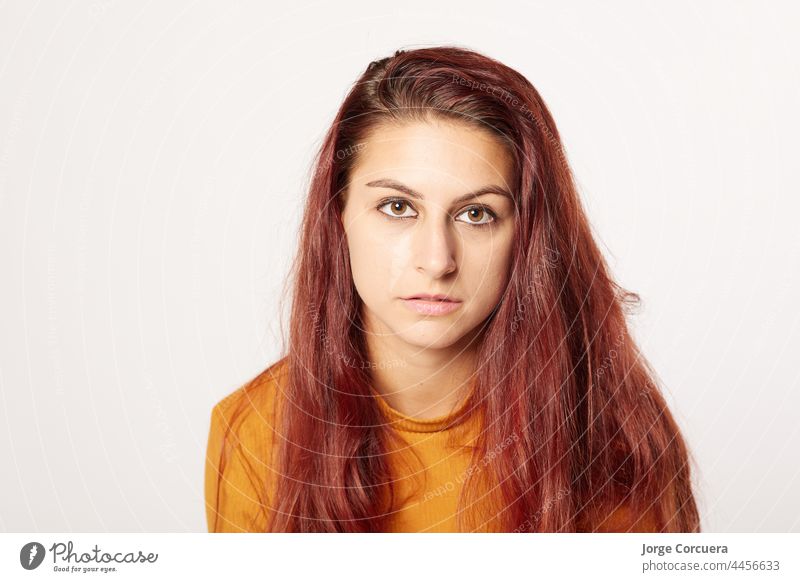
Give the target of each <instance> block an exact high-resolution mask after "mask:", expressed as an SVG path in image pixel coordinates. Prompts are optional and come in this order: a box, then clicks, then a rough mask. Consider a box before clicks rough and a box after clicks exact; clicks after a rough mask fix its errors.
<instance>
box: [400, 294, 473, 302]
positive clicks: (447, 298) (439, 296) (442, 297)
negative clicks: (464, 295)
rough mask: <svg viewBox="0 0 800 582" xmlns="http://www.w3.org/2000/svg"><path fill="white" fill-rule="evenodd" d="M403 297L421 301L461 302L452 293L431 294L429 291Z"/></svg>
mask: <svg viewBox="0 0 800 582" xmlns="http://www.w3.org/2000/svg"><path fill="white" fill-rule="evenodd" d="M403 299H417V300H420V301H452V302H454V303H460V302H461V300H460V299H456V298H455V297H451V296H450V295H444V294H442V293H439V294H436V295H431V294H429V293H420V294H418V295H409V296H408V297H403Z"/></svg>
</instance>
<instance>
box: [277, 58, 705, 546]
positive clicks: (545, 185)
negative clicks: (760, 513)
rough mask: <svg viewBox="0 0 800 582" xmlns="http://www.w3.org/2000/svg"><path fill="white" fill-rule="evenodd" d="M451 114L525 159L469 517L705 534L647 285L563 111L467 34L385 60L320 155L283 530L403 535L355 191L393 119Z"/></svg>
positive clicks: (304, 243) (294, 322) (296, 278)
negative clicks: (353, 257)
mask: <svg viewBox="0 0 800 582" xmlns="http://www.w3.org/2000/svg"><path fill="white" fill-rule="evenodd" d="M437 117H438V118H444V119H448V120H458V121H460V122H462V123H467V124H470V125H472V126H473V127H476V128H482V129H484V130H487V129H488V130H489V131H491V132H492V133H493V134H494V135H496V136H497V137H498V138H499V139H501V140H502V141H503V142H504V143H505V144H507V145H508V151H509V153H510V155H512V156H513V160H514V167H515V169H516V171H515V176H514V180H515V183H514V184H512V186H513V190H512V192H513V193H514V194H515V197H516V202H515V204H516V208H517V217H516V218H517V224H516V234H515V239H514V243H513V251H512V266H511V272H510V277H509V283H508V288H507V289H506V291H505V293H504V295H503V297H502V300H501V301H500V303H499V304H498V305H497V307H496V309H495V310H494V311H493V313H492V314H491V316H490V317H489V318H488V319H487V321H486V322H485V323H484V325H483V329H482V335H481V340H480V347H479V350H480V353H479V355H478V359H477V361H479V362H480V366H479V369H477V370H476V371H475V382H476V383H475V389H474V392H473V395H472V398H471V399H470V404H469V406H468V407H467V409H466V410H465V414H468V413H472V412H476V411H479V412H480V414H481V415H482V418H483V424H482V428H481V430H480V434H479V438H478V440H477V442H476V443H475V446H476V450H475V456H474V457H473V458H474V459H482V460H483V462H484V463H486V462H487V459H488V461H489V464H488V465H482V468H481V470H480V471H475V472H471V473H470V477H468V478H467V480H466V481H465V482H464V485H463V489H462V494H461V495H462V497H461V499H460V504H461V505H460V507H461V508H462V509H463V511H459V513H458V520H459V521H458V523H459V526H460V528H461V530H462V531H482V530H484V529H485V528H487V526H486V522H485V521H483V522H482V521H480V520H479V518H478V514H477V512H473V511H471V510H470V508H472V507H477V505H475V504H480V505H486V504H489V506H490V507H492V508H494V509H493V512H494V518H495V520H496V521H493V523H495V526H494V529H493V530H491V531H509V532H512V531H515V532H523V531H525V532H527V531H562V532H570V531H573V532H574V531H592V530H593V524H595V523H597V522H598V521H599V520H602V519H603V517H604V516H607V515H609V514H611V513H612V512H614V511H615V510H616V509H618V508H623V507H624V508H625V510H626V512H629V514H630V515H634V516H638V515H645V514H646V515H648V516H650V518H649V519H651V520H652V521H651V523H653V524H655V528H656V529H657V530H658V531H673V532H675V531H682V532H683V531H699V529H700V526H699V518H698V512H697V507H696V504H695V500H694V496H693V494H692V488H691V479H690V458H689V453H688V451H687V447H686V445H685V443H684V440H683V438H682V437H681V434H680V430H679V428H678V426H677V424H676V422H675V420H674V418H673V416H672V415H671V414H670V411H669V410H668V407H667V404H666V402H665V400H664V398H663V397H662V394H661V391H660V389H659V388H658V386H657V383H656V379H655V378H656V377H655V374H654V372H653V371H652V369H651V368H650V366H649V365H648V363H647V362H646V360H645V359H644V358H643V357H642V355H641V354H640V353H639V351H638V349H637V346H636V345H635V343H634V341H633V339H632V336H631V335H630V333H629V329H628V326H627V324H626V319H625V315H626V312H629V311H630V310H629V309H627V308H630V307H632V306H635V305H636V304H638V302H639V297H638V295H636V294H635V293H631V292H628V291H626V290H624V289H622V288H621V287H620V286H619V285H617V284H616V283H615V282H614V281H613V280H612V278H611V276H610V274H609V270H608V267H607V264H606V262H605V260H604V258H603V255H602V254H601V252H600V250H599V249H598V247H597V244H596V243H595V241H594V240H593V237H592V233H591V229H590V225H589V222H588V221H587V218H586V215H585V213H584V211H583V208H582V206H581V203H580V200H579V196H578V194H577V191H576V187H575V183H574V179H573V176H572V172H571V170H570V168H569V165H568V164H567V160H566V156H565V155H564V152H563V149H562V145H561V140H560V137H559V133H558V130H557V129H556V124H555V122H554V121H553V118H552V116H551V115H550V112H549V111H548V110H547V107H546V106H545V104H544V101H543V100H542V98H541V97H540V95H539V93H538V91H537V90H536V89H535V88H534V87H533V85H531V83H530V82H529V81H528V80H527V79H525V77H523V76H522V75H521V74H519V73H518V72H516V71H514V70H513V69H511V68H509V67H507V66H505V65H503V64H502V63H500V62H498V61H496V60H494V59H491V58H489V57H486V56H484V55H481V54H479V53H476V52H473V51H470V50H466V49H463V48H458V47H436V48H423V49H417V50H409V51H402V50H399V51H397V52H396V53H395V54H394V55H393V56H391V57H387V58H384V59H381V60H378V61H374V62H372V63H370V64H369V66H368V67H367V69H366V70H365V71H364V73H363V74H362V75H361V77H360V78H359V79H358V81H357V82H356V83H355V85H354V86H353V87H352V89H351V90H350V92H349V94H348V95H347V96H346V98H345V100H344V102H343V103H342V105H341V108H340V109H339V111H338V113H337V115H336V118H335V119H334V121H333V124H332V125H331V127H330V129H329V130H328V132H327V135H326V136H325V139H324V142H323V143H322V146H321V148H320V150H319V152H318V156H317V159H316V161H315V166H314V173H313V177H312V180H311V183H310V188H309V193H308V200H307V203H306V207H305V214H304V219H303V223H302V230H301V239H300V245H299V252H298V255H297V257H296V259H295V262H294V264H293V266H292V276H291V278H290V280H291V285H292V294H291V299H292V307H291V316H290V321H289V325H290V329H289V342H288V349H287V350H286V352H287V354H286V356H285V359H286V362H287V363H288V368H287V370H288V372H287V375H286V378H285V380H286V381H285V386H284V388H283V391H282V393H281V398H282V401H283V403H284V404H283V405H282V406H281V407H280V420H279V422H278V423H277V427H278V432H279V434H280V438H279V439H278V443H277V446H278V449H277V451H278V455H277V457H276V465H275V466H274V467H273V470H274V471H277V473H278V480H277V483H276V490H275V495H274V498H273V499H272V500H271V508H270V510H271V514H270V520H269V521H270V525H269V529H270V531H276V532H381V531H387V520H388V519H390V518H391V511H392V508H393V503H394V493H393V491H392V486H391V481H392V475H391V470H390V467H389V465H388V463H387V458H388V457H387V454H386V453H387V443H388V442H389V440H388V439H389V438H391V434H390V432H391V428H390V427H389V426H388V425H387V423H386V422H385V420H384V419H383V418H382V417H381V415H380V409H379V408H378V407H377V406H376V403H375V401H374V400H373V399H372V398H370V388H369V386H370V377H369V371H368V368H367V369H365V367H363V366H358V365H353V363H354V362H364V361H367V354H366V350H365V343H364V337H363V334H362V333H361V331H360V330H361V329H363V327H362V325H361V321H360V316H359V314H360V312H361V303H360V299H359V296H358V294H357V292H356V289H355V287H354V284H353V278H352V275H351V271H350V265H349V258H348V253H347V248H346V243H345V237H344V228H343V224H342V221H341V210H342V205H341V204H342V203H341V194H342V191H343V189H344V188H345V187H346V185H347V181H348V177H349V175H350V170H351V168H352V167H353V164H354V162H355V160H356V159H357V158H358V155H359V151H360V149H361V148H362V147H363V144H364V143H365V140H366V138H367V136H368V135H369V132H370V131H371V130H374V129H375V128H376V127H378V124H381V123H385V122H391V121H404V120H408V119H416V120H430V119H432V118H437ZM510 435H513V438H512V439H509V436H510ZM489 451H494V454H491V455H489V454H487V453H488V452H489ZM488 468H491V471H488V470H487V469H488ZM487 475H491V476H495V479H496V480H495V481H493V482H492V483H491V485H490V487H489V488H488V489H487V488H485V487H482V486H479V483H478V482H477V480H478V479H482V478H484V477H485V476H487ZM497 476H502V478H497ZM487 491H488V493H487ZM395 509H396V508H395ZM498 524H499V525H498Z"/></svg>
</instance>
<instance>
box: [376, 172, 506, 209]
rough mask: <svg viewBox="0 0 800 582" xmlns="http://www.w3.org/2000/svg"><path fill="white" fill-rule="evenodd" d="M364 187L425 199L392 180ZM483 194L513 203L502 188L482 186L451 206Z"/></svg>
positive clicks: (381, 180) (382, 180)
mask: <svg viewBox="0 0 800 582" xmlns="http://www.w3.org/2000/svg"><path fill="white" fill-rule="evenodd" d="M366 185H367V186H370V187H372V188H391V189H392V190H398V191H399V192H403V193H404V194H406V195H408V196H411V197H412V198H417V199H419V200H424V199H425V197H424V196H423V195H422V194H420V193H419V192H416V191H414V190H412V189H411V188H409V187H408V186H406V185H405V184H403V183H402V182H398V181H397V180H392V179H390V178H383V179H380V180H373V181H372V182H367V184H366ZM484 194H498V195H500V196H505V197H507V198H508V199H509V200H511V201H512V202H513V201H514V197H513V196H512V195H511V192H509V191H508V190H506V189H505V188H503V187H502V186H495V185H490V186H484V187H483V188H478V189H477V190H475V191H474V192H469V193H468V194H464V195H463V196H459V197H458V198H456V199H455V200H453V204H459V203H461V202H465V201H467V200H471V199H473V198H476V197H478V196H483V195H484Z"/></svg>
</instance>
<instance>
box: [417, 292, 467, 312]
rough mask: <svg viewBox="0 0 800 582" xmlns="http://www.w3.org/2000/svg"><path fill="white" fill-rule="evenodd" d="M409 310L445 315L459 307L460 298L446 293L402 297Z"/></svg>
mask: <svg viewBox="0 0 800 582" xmlns="http://www.w3.org/2000/svg"><path fill="white" fill-rule="evenodd" d="M403 303H404V304H405V305H406V307H408V308H409V309H410V310H411V311H414V312H415V313H418V314H421V315H447V314H448V313H452V312H453V311H455V310H456V309H458V308H459V307H461V300H460V299H455V298H453V297H448V296H447V295H441V294H440V295H430V294H420V295H411V296H409V297H405V298H403Z"/></svg>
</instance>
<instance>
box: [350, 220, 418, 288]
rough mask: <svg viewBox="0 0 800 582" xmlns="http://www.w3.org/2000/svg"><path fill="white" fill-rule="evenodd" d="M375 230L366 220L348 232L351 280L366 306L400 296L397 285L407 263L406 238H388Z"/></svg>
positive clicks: (357, 223) (373, 225) (382, 232)
mask: <svg viewBox="0 0 800 582" xmlns="http://www.w3.org/2000/svg"><path fill="white" fill-rule="evenodd" d="M376 226H377V225H375V224H370V221H369V220H367V219H364V220H357V221H355V222H354V223H353V224H352V225H351V228H350V229H349V230H348V232H347V241H348V243H347V244H348V250H349V253H350V268H351V270H352V272H353V280H354V282H355V284H356V289H357V290H358V292H359V294H360V295H361V298H362V300H364V301H365V302H376V301H379V300H381V299H384V298H389V297H391V296H393V295H396V292H400V291H401V290H400V289H398V282H399V281H401V280H402V277H403V273H404V272H405V269H406V266H407V264H408V259H409V245H408V244H407V240H406V239H405V237H402V236H401V237H398V236H388V235H387V233H386V232H385V231H382V230H381V229H380V228H376Z"/></svg>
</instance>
